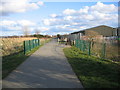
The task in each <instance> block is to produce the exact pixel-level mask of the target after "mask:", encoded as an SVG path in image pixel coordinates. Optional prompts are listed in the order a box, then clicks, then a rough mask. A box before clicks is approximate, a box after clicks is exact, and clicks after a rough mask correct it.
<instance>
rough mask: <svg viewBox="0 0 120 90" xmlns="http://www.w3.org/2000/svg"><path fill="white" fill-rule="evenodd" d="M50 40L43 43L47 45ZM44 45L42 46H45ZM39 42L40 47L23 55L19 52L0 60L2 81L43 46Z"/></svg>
mask: <svg viewBox="0 0 120 90" xmlns="http://www.w3.org/2000/svg"><path fill="white" fill-rule="evenodd" d="M49 41H50V40H46V41H45V43H48V42H49ZM45 43H44V44H45ZM44 44H43V43H42V42H41V45H40V46H38V47H36V48H34V49H32V50H31V51H29V52H27V54H26V55H24V52H23V51H22V52H19V53H17V54H14V55H9V56H6V57H3V58H2V79H4V78H5V77H6V76H8V75H9V73H11V72H12V71H13V70H15V69H16V68H17V67H18V66H19V65H20V64H21V63H23V62H24V61H25V60H26V59H27V58H28V57H29V56H30V55H31V54H32V53H34V52H35V51H36V50H38V49H39V48H40V47H41V46H43V45H44Z"/></svg>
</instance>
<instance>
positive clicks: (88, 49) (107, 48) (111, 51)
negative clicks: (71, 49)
mask: <svg viewBox="0 0 120 90" xmlns="http://www.w3.org/2000/svg"><path fill="white" fill-rule="evenodd" d="M75 47H77V48H79V49H80V50H81V51H83V52H84V53H86V54H88V55H94V56H97V57H100V58H105V59H111V60H113V61H120V60H119V51H120V50H119V46H118V44H117V43H113V44H111V43H105V42H103V43H99V42H89V41H86V40H78V39H76V40H75Z"/></svg>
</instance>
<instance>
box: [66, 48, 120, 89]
mask: <svg viewBox="0 0 120 90" xmlns="http://www.w3.org/2000/svg"><path fill="white" fill-rule="evenodd" d="M64 53H65V55H66V57H67V58H68V62H69V63H70V64H71V66H72V68H73V70H74V72H75V73H76V75H77V77H78V78H79V80H80V81H81V82H82V84H83V87H84V88H120V83H119V80H120V75H119V74H120V63H114V62H112V61H110V60H105V59H100V58H97V57H94V56H88V55H86V54H85V53H82V52H81V51H80V50H79V49H77V48H76V47H71V48H65V49H64Z"/></svg>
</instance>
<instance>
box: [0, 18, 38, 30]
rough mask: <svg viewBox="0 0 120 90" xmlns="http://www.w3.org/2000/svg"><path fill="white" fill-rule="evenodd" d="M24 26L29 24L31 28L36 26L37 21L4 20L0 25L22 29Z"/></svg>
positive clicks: (8, 28) (12, 28) (10, 28)
mask: <svg viewBox="0 0 120 90" xmlns="http://www.w3.org/2000/svg"><path fill="white" fill-rule="evenodd" d="M24 26H28V27H30V28H31V27H32V26H36V23H34V22H32V21H29V20H19V21H12V20H3V21H1V23H0V27H2V28H5V29H7V30H22V28H23V27H24Z"/></svg>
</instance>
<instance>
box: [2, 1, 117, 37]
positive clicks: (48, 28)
mask: <svg viewBox="0 0 120 90" xmlns="http://www.w3.org/2000/svg"><path fill="white" fill-rule="evenodd" d="M4 1H5V4H4V5H3V10H1V11H0V12H2V13H3V14H2V15H1V17H2V20H1V24H0V27H1V28H2V36H8V35H9V36H10V35H23V33H24V30H25V29H26V28H27V30H28V31H29V34H34V33H35V32H36V30H37V31H39V32H40V33H41V34H45V35H46V34H48V35H55V34H58V33H59V34H68V33H71V32H74V31H79V30H83V29H86V28H90V27H94V26H98V25H108V26H111V27H117V17H118V16H117V4H118V3H117V2H42V1H39V0H36V1H34V2H33V1H32V2H31V1H29V0H21V1H20V2H18V0H11V2H12V1H15V2H12V3H11V2H9V0H4ZM8 5H9V6H10V7H6V6H8ZM13 5H16V6H14V7H13ZM110 7H111V8H110Z"/></svg>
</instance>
